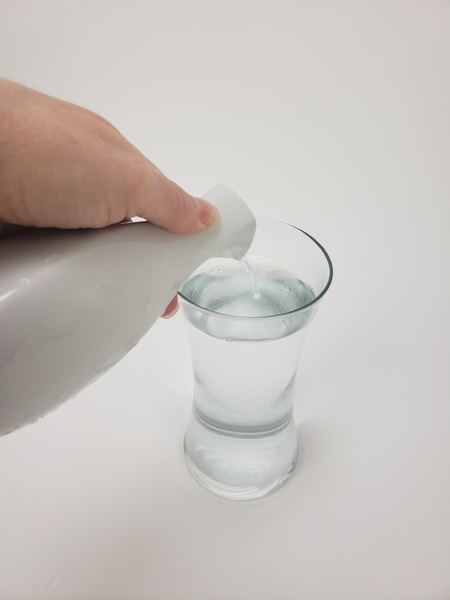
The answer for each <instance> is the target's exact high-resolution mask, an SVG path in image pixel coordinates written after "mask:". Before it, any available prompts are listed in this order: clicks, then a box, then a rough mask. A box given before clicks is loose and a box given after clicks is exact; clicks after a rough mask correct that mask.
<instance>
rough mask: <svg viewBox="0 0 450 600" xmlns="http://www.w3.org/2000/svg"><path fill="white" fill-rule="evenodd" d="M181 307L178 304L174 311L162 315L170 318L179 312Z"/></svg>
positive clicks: (162, 317)
mask: <svg viewBox="0 0 450 600" xmlns="http://www.w3.org/2000/svg"><path fill="white" fill-rule="evenodd" d="M179 308H180V306H179V305H178V304H177V305H176V307H175V309H174V310H173V311H172V312H170V313H169V314H168V315H161V319H170V318H171V317H173V316H174V315H176V314H177V312H178V309H179Z"/></svg>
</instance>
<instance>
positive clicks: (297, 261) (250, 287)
mask: <svg viewBox="0 0 450 600" xmlns="http://www.w3.org/2000/svg"><path fill="white" fill-rule="evenodd" d="M331 280H332V265H331V261H330V259H329V257H328V255H327V253H326V252H325V250H324V249H323V248H322V246H321V245H320V244H318V243H317V242H316V241H315V240H314V239H313V238H312V237H311V236H309V235H308V234H307V233H305V232H303V231H301V230H300V229H297V228H296V227H292V226H290V225H286V224H284V223H279V222H276V221H269V220H266V219H260V220H258V225H257V229H256V235H255V238H254V241H253V243H252V245H251V247H250V249H249V251H248V253H247V256H246V257H245V258H244V259H243V260H242V261H236V260H232V259H224V258H212V259H210V260H208V261H207V262H206V263H204V264H203V265H202V266H201V267H200V268H199V269H197V271H195V272H194V273H193V274H192V276H191V277H190V278H189V280H188V281H187V282H186V283H185V285H184V286H183V287H182V289H181V292H180V304H181V307H182V310H183V313H184V316H185V318H186V326H187V330H188V336H189V341H190V347H191V353H192V360H193V367H194V404H193V413H192V417H191V421H190V423H189V426H188V428H187V431H186V437H185V454H186V460H187V464H188V466H189V468H190V470H191V472H192V473H193V474H194V476H195V477H196V478H197V479H198V480H199V481H200V482H201V483H202V484H203V485H204V486H205V487H207V488H208V489H209V490H210V491H212V492H214V493H216V494H218V495H220V496H223V497H226V498H231V499H236V500H248V499H253V498H259V497H262V496H265V495H266V494H268V493H270V492H272V491H273V490H275V489H277V488H278V487H279V486H280V485H281V484H282V483H284V482H285V481H286V480H287V479H288V477H289V476H290V475H291V474H292V472H293V470H294V467H295V464H296V462H297V458H298V440H297V434H296V430H295V426H294V423H293V419H292V413H293V399H294V384H295V376H296V372H297V367H298V361H299V357H300V352H301V349H302V346H303V342H304V340H305V337H306V333H307V330H308V325H309V323H310V322H311V320H312V319H313V317H314V315H315V313H316V310H317V308H318V306H319V303H320V301H321V299H322V298H323V296H324V295H325V293H326V292H327V290H328V288H329V286H330V284H331Z"/></svg>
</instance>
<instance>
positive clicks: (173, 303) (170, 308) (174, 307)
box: [161, 296, 179, 319]
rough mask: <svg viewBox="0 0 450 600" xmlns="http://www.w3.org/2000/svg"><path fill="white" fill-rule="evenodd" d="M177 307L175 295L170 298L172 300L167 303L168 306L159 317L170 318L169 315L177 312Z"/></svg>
mask: <svg viewBox="0 0 450 600" xmlns="http://www.w3.org/2000/svg"><path fill="white" fill-rule="evenodd" d="M178 308H179V304H178V296H175V298H172V300H171V301H170V303H169V306H168V307H167V308H166V310H165V311H164V313H163V314H162V315H161V317H162V318H163V319H170V317H173V316H174V315H176V314H177V312H178Z"/></svg>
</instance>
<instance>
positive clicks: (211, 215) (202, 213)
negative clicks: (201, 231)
mask: <svg viewBox="0 0 450 600" xmlns="http://www.w3.org/2000/svg"><path fill="white" fill-rule="evenodd" d="M195 201H196V203H197V208H198V216H199V218H200V221H201V222H202V223H203V225H206V226H207V227H211V225H218V224H219V222H220V213H219V211H218V210H217V208H216V207H215V206H213V205H212V204H211V203H210V202H208V201H207V200H203V199H202V198H195Z"/></svg>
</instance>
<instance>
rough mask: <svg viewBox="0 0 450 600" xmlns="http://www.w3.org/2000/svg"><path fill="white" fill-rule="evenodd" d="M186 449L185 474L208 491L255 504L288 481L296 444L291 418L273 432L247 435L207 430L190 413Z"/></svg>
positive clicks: (296, 455) (292, 468)
mask: <svg viewBox="0 0 450 600" xmlns="http://www.w3.org/2000/svg"><path fill="white" fill-rule="evenodd" d="M184 451H185V455H186V463H187V466H188V468H189V470H190V471H191V473H192V475H193V476H194V477H195V478H196V479H197V480H198V481H199V482H200V483H201V484H202V485H203V486H204V487H205V488H206V489H207V490H209V491H210V492H212V493H213V494H216V495H217V496H221V497H222V498H227V499H230V500H255V499H257V498H262V497H264V496H267V495H268V494H270V493H272V492H274V491H275V490H277V489H278V488H280V487H281V486H282V485H283V484H284V483H285V482H286V481H287V480H288V479H289V477H290V476H291V475H292V473H293V471H294V469H295V465H296V464H297V461H298V454H299V446H298V438H297V432H296V429H295V426H294V422H293V420H292V419H290V420H289V421H288V422H287V423H286V424H285V425H284V426H283V427H280V428H278V429H276V430H274V431H271V432H263V433H257V434H255V433H252V434H248V435H246V434H244V433H233V432H232V431H225V430H221V429H216V428H212V427H209V426H208V425H207V424H206V423H204V422H203V421H201V420H200V419H198V418H197V416H196V415H195V413H194V414H193V415H192V417H191V420H190V423H189V425H188V428H187V430H186V436H185V441H184Z"/></svg>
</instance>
